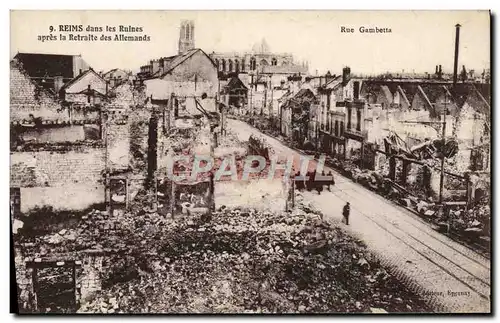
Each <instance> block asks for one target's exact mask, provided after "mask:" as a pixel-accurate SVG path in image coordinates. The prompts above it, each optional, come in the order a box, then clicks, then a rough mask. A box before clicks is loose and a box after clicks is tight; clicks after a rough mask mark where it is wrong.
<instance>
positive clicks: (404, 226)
mask: <svg viewBox="0 0 500 323" xmlns="http://www.w3.org/2000/svg"><path fill="white" fill-rule="evenodd" d="M248 127H250V126H248ZM241 128H242V127H238V129H237V130H236V131H237V132H238V131H241ZM250 128H253V127H250ZM250 131H257V132H259V131H258V130H257V129H254V130H250ZM259 133H260V132H259ZM262 135H264V136H265V137H266V139H267V140H268V142H269V143H270V144H271V145H272V146H273V147H274V148H275V151H276V153H278V154H280V153H284V154H288V155H289V154H290V153H293V154H296V155H304V154H303V153H302V152H301V151H299V150H296V149H293V148H290V147H287V146H286V145H284V144H283V143H281V142H280V141H279V140H277V139H275V138H272V137H270V136H268V135H266V134H262ZM324 170H325V172H327V171H329V170H331V171H332V172H333V174H334V175H335V176H336V179H338V180H336V185H335V186H334V189H333V193H329V192H327V191H323V192H324V193H323V194H322V195H320V196H318V195H315V194H311V195H310V196H308V195H309V194H308V193H305V194H304V195H305V198H307V199H308V200H310V201H312V202H318V204H321V203H319V202H320V201H319V200H318V199H321V198H325V199H326V200H324V201H323V202H324V203H323V206H324V207H323V208H321V209H324V208H326V209H327V210H323V211H326V212H325V215H327V213H328V211H329V210H331V209H332V207H333V209H334V210H335V212H334V213H333V214H332V213H331V212H330V215H331V216H330V218H332V219H334V220H335V221H338V220H339V218H340V216H341V215H340V213H341V212H340V210H341V205H343V203H345V201H349V202H351V207H352V208H353V212H355V213H358V214H357V217H359V219H357V220H358V221H360V222H362V224H363V225H365V226H371V227H372V228H374V229H373V230H372V231H373V232H371V233H370V232H368V233H367V232H356V231H363V230H364V231H369V230H366V228H365V229H363V228H360V227H358V225H357V224H356V225H352V226H350V227H349V230H350V231H352V232H353V233H354V234H355V235H359V236H360V237H361V238H362V239H363V238H365V239H364V240H371V241H370V244H371V245H372V246H370V245H369V247H370V248H371V249H372V250H373V251H375V253H377V254H378V255H379V256H380V258H381V262H382V263H383V264H384V266H386V267H388V269H389V270H390V271H391V272H392V273H393V274H394V275H395V276H396V277H398V278H400V279H401V280H402V281H403V282H405V283H406V285H407V286H408V287H409V288H410V289H411V290H413V291H414V292H416V293H417V294H420V295H427V296H426V298H428V300H429V303H430V304H431V305H433V306H434V307H435V308H436V310H437V311H439V312H483V313H488V312H489V311H490V308H491V304H490V293H491V284H490V276H491V269H490V260H489V259H488V258H486V257H484V256H482V255H480V254H479V253H477V252H475V251H474V250H472V249H471V248H469V247H468V246H465V245H463V244H460V243H458V242H456V241H454V240H452V239H451V238H450V237H448V236H445V235H443V234H441V233H439V232H437V231H435V230H433V229H432V228H431V227H430V226H429V224H428V223H426V222H425V221H424V220H422V219H421V218H420V217H417V215H415V214H414V213H413V212H410V211H409V210H407V209H405V208H403V207H401V206H399V205H396V204H394V203H393V202H392V201H388V200H386V199H384V198H383V197H381V196H380V195H378V194H376V193H375V192H373V191H370V190H369V189H367V188H365V187H363V186H362V185H360V184H357V183H354V182H352V181H351V180H349V179H347V178H345V177H344V176H342V175H340V174H339V173H338V172H337V171H336V170H335V169H333V168H331V167H328V166H325V167H324ZM328 194H332V195H328ZM325 195H326V196H325ZM367 203H370V204H367ZM391 215H392V216H391ZM335 217H337V219H335ZM355 217H356V215H353V219H354V221H356V219H355ZM381 236H383V237H381ZM383 239H386V240H387V241H390V242H382V241H381V240H383ZM408 257H413V258H412V259H413V260H414V262H412V261H410V262H406V261H405V260H404V259H406V258H408ZM415 262H416V263H415ZM436 288H438V289H439V288H441V289H442V291H443V292H444V293H443V295H430V294H429V293H428V292H429V291H432V290H435V289H436ZM449 291H452V292H453V291H461V292H464V293H465V292H467V293H468V294H469V295H470V296H469V297H468V298H464V297H454V296H450V294H448V293H449ZM451 295H452V294H451Z"/></svg>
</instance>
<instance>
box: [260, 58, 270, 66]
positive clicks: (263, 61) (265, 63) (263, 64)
mask: <svg viewBox="0 0 500 323" xmlns="http://www.w3.org/2000/svg"><path fill="white" fill-rule="evenodd" d="M268 65H269V63H268V62H267V61H266V60H265V59H263V60H261V61H260V66H268Z"/></svg>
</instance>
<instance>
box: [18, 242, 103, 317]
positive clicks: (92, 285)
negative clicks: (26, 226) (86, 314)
mask: <svg viewBox="0 0 500 323" xmlns="http://www.w3.org/2000/svg"><path fill="white" fill-rule="evenodd" d="M36 255H37V254H35V256H32V255H29V256H25V255H24V254H23V253H22V248H20V247H17V248H16V257H15V264H16V282H17V301H18V306H19V311H20V312H21V313H23V312H27V313H33V312H35V313H36V312H46V309H45V308H41V307H40V303H42V301H47V299H43V298H44V297H47V296H45V295H43V294H37V289H36V287H35V282H34V277H35V275H34V273H35V269H34V268H33V265H30V266H27V264H28V263H33V262H34V263H35V264H38V266H40V267H43V264H48V263H51V265H52V266H55V267H57V266H58V263H59V264H61V265H62V264H63V262H70V263H73V264H74V267H73V266H69V267H68V268H66V270H67V271H70V272H72V271H73V268H74V270H75V295H74V297H75V301H76V306H77V309H78V307H79V306H80V304H82V303H83V304H84V303H86V302H88V301H90V300H92V299H93V298H94V296H95V295H96V293H98V292H99V291H101V290H102V273H103V270H104V269H103V260H104V256H103V255H100V254H93V253H92V252H91V253H86V252H82V253H80V254H71V253H69V254H67V255H58V256H52V257H45V258H36ZM49 267H50V265H49ZM38 270H39V269H38Z"/></svg>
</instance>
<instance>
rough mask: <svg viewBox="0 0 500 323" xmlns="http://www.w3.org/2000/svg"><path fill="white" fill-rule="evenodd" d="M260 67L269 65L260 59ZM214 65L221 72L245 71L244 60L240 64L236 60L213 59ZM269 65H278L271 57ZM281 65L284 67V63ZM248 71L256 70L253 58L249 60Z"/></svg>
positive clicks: (255, 61) (255, 62)
mask: <svg viewBox="0 0 500 323" xmlns="http://www.w3.org/2000/svg"><path fill="white" fill-rule="evenodd" d="M259 64H260V66H268V65H269V63H268V61H267V60H265V59H262V60H261V61H260V63H259ZM215 65H217V69H218V70H219V71H223V72H239V71H245V60H244V59H242V60H241V62H240V61H239V60H237V59H235V60H234V61H233V60H232V59H228V60H226V59H220V60H219V59H217V58H216V59H215ZM271 65H272V66H276V65H278V60H277V59H276V58H274V57H273V59H271ZM282 65H286V62H283V63H282ZM249 67H250V70H255V69H256V68H257V60H256V59H255V57H252V58H250V66H249Z"/></svg>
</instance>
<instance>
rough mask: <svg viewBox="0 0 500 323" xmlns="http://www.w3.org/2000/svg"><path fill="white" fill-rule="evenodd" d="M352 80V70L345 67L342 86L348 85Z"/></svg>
mask: <svg viewBox="0 0 500 323" xmlns="http://www.w3.org/2000/svg"><path fill="white" fill-rule="evenodd" d="M350 79H351V68H350V67H348V66H347V67H344V68H343V69H342V85H346V84H347V83H348V82H349V80H350Z"/></svg>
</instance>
